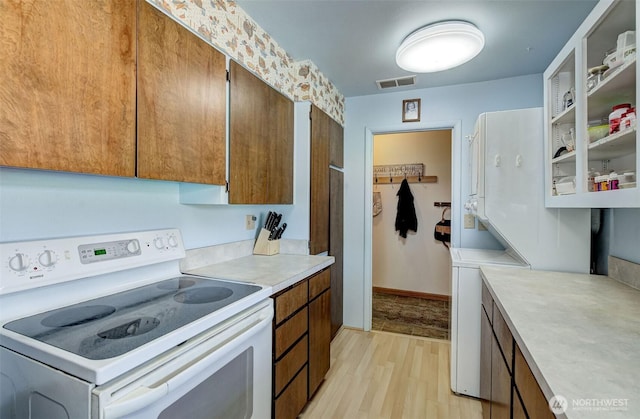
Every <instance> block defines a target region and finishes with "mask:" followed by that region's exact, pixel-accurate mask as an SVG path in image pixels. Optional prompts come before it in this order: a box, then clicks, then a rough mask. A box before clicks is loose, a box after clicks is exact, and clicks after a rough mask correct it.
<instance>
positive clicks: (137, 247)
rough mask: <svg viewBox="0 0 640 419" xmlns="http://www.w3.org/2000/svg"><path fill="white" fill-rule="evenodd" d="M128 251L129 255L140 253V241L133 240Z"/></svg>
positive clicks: (128, 244) (128, 245) (128, 246)
mask: <svg viewBox="0 0 640 419" xmlns="http://www.w3.org/2000/svg"><path fill="white" fill-rule="evenodd" d="M127 251H128V252H129V253H138V252H139V251H140V243H139V242H138V240H131V241H130V242H129V243H127Z"/></svg>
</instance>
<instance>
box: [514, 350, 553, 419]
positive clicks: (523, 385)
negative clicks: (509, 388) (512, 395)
mask: <svg viewBox="0 0 640 419" xmlns="http://www.w3.org/2000/svg"><path fill="white" fill-rule="evenodd" d="M515 351H516V354H515V363H514V379H515V384H516V388H517V390H518V391H517V393H520V397H521V398H522V404H523V405H524V410H525V411H526V412H527V413H528V415H529V417H530V418H536V419H537V418H542V419H545V418H549V419H552V418H555V415H554V414H553V413H552V412H551V410H550V409H549V403H548V402H547V399H546V397H544V393H542V390H541V389H540V386H539V385H538V382H537V381H536V378H535V377H534V376H533V373H532V372H531V370H530V369H529V365H528V364H527V361H526V360H525V359H524V356H523V355H522V352H520V348H518V346H517V345H516V350H515Z"/></svg>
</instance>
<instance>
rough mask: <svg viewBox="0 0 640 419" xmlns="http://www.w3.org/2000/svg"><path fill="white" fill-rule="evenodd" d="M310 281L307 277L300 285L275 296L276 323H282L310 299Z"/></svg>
mask: <svg viewBox="0 0 640 419" xmlns="http://www.w3.org/2000/svg"><path fill="white" fill-rule="evenodd" d="M307 296H308V283H307V280H306V279H305V280H304V281H301V282H300V283H298V285H296V286H294V287H293V288H290V289H288V290H286V291H284V292H282V293H280V294H278V295H276V297H275V298H274V302H273V303H274V310H275V315H274V316H275V320H276V324H280V323H281V322H282V321H283V320H285V319H286V318H287V317H289V316H291V315H292V314H293V313H295V312H296V310H298V309H299V308H300V307H302V306H304V305H306V304H307V301H308V298H307Z"/></svg>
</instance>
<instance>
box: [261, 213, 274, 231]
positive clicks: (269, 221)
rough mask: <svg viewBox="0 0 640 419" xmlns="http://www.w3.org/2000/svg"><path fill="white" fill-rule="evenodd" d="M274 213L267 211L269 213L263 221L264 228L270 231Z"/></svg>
mask: <svg viewBox="0 0 640 419" xmlns="http://www.w3.org/2000/svg"><path fill="white" fill-rule="evenodd" d="M275 215H276V213H275V212H271V211H269V214H268V215H267V219H266V221H265V222H264V228H265V229H266V230H269V231H271V224H272V223H273V220H274V217H275Z"/></svg>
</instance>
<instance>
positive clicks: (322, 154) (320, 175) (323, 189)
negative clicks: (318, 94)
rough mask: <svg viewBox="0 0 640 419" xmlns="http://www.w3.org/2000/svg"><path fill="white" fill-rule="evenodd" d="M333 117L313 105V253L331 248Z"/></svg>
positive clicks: (310, 242) (311, 208)
mask: <svg viewBox="0 0 640 419" xmlns="http://www.w3.org/2000/svg"><path fill="white" fill-rule="evenodd" d="M330 121H331V118H330V117H329V116H328V115H327V114H326V113H324V112H322V111H321V110H320V109H318V107H317V106H315V105H311V141H310V142H311V168H310V171H311V207H310V210H309V213H310V215H309V217H310V223H309V229H310V231H309V253H310V254H312V255H317V254H318V253H322V252H326V251H328V250H329V149H330V140H331V123H330Z"/></svg>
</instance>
